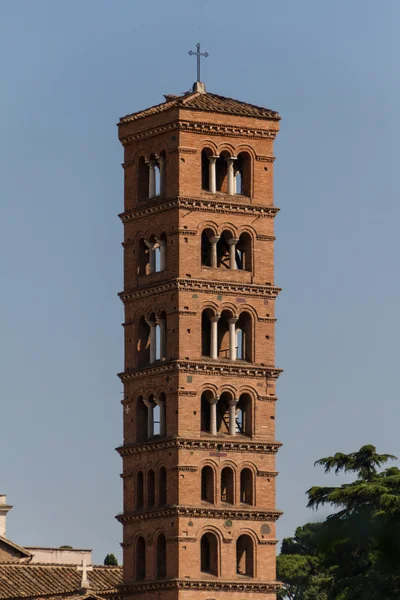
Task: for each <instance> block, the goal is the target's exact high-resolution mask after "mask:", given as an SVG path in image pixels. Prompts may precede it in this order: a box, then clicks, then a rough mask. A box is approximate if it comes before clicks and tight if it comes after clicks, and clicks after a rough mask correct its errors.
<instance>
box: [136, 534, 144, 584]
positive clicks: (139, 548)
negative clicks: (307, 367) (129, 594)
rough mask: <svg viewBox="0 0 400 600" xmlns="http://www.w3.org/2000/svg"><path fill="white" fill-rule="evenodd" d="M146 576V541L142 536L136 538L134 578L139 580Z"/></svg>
mask: <svg viewBox="0 0 400 600" xmlns="http://www.w3.org/2000/svg"><path fill="white" fill-rule="evenodd" d="M145 577H146V542H145V541H144V539H143V538H142V536H140V537H138V539H137V540H136V579H137V580H138V581H141V580H143V579H145Z"/></svg>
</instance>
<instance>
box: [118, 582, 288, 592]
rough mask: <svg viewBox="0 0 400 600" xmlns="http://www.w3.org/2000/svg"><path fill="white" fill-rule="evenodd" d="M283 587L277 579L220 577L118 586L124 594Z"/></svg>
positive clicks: (264, 590) (241, 590)
mask: <svg viewBox="0 0 400 600" xmlns="http://www.w3.org/2000/svg"><path fill="white" fill-rule="evenodd" d="M280 588H281V584H280V583H278V582H277V581H269V582H267V581H254V579H246V580H245V581H244V580H242V581H223V580H221V579H219V578H214V579H201V580H195V579H166V580H164V581H146V582H132V583H127V582H125V583H123V584H121V585H120V586H118V590H119V592H122V593H123V594H127V595H128V594H129V595H130V594H132V595H133V594H143V593H145V592H152V591H154V592H156V591H157V590H166V589H170V590H172V589H174V590H177V589H178V590H199V591H202V590H203V591H207V592H208V591H215V592H240V593H244V594H246V593H251V592H258V593H261V594H276V593H277V592H278V590H279V589H280Z"/></svg>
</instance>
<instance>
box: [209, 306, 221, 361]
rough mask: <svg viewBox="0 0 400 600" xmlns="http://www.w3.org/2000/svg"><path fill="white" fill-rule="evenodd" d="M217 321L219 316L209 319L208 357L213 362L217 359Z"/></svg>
mask: <svg viewBox="0 0 400 600" xmlns="http://www.w3.org/2000/svg"><path fill="white" fill-rule="evenodd" d="M218 319H219V315H215V316H214V317H211V340H210V356H211V358H213V359H214V360H216V359H217V358H218Z"/></svg>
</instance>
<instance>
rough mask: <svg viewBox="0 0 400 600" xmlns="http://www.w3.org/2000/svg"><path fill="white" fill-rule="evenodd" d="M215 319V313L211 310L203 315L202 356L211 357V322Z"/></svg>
mask: <svg viewBox="0 0 400 600" xmlns="http://www.w3.org/2000/svg"><path fill="white" fill-rule="evenodd" d="M213 318H214V313H213V312H212V310H211V309H209V308H206V309H205V310H203V312H202V313H201V354H202V356H210V357H211V329H212V326H211V321H212V319H213Z"/></svg>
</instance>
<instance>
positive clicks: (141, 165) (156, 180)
mask: <svg viewBox="0 0 400 600" xmlns="http://www.w3.org/2000/svg"><path fill="white" fill-rule="evenodd" d="M137 181H138V184H137V194H138V199H139V201H140V200H142V201H143V200H148V199H150V198H155V197H156V196H163V195H165V193H166V183H167V182H166V154H165V152H164V151H162V152H160V154H154V153H153V154H150V155H149V156H148V157H144V156H141V157H140V158H139V161H138V170H137Z"/></svg>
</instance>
